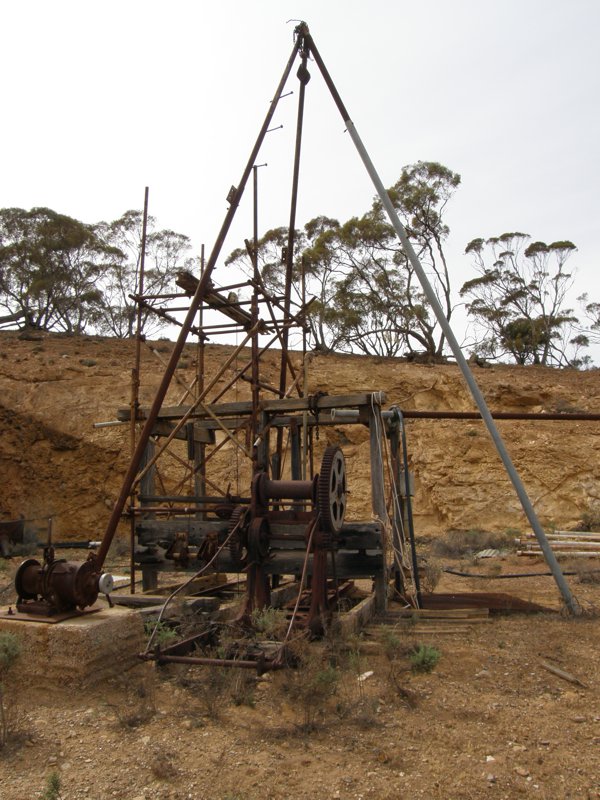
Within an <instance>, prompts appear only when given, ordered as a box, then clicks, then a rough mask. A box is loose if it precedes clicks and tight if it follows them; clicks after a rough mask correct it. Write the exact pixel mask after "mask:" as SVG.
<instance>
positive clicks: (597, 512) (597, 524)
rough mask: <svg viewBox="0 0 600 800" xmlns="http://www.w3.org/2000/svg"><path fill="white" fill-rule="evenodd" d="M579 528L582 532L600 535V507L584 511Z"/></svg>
mask: <svg viewBox="0 0 600 800" xmlns="http://www.w3.org/2000/svg"><path fill="white" fill-rule="evenodd" d="M578 527H579V529H580V530H582V531H594V532H595V533H600V507H599V506H595V507H593V508H589V509H588V510H587V511H584V512H583V514H582V515H581V522H580V524H579V526H578Z"/></svg>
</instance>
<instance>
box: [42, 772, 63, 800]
mask: <svg viewBox="0 0 600 800" xmlns="http://www.w3.org/2000/svg"><path fill="white" fill-rule="evenodd" d="M61 785H62V784H61V780H60V775H59V774H58V772H51V773H50V775H48V778H47V779H46V788H45V789H44V794H43V795H42V800H60V798H61V796H62V795H61V793H60V787H61Z"/></svg>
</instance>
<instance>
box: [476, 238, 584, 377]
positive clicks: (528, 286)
mask: <svg viewBox="0 0 600 800" xmlns="http://www.w3.org/2000/svg"><path fill="white" fill-rule="evenodd" d="M576 249H577V248H576V247H575V245H574V244H573V243H572V242H570V241H566V240H563V241H556V242H553V243H552V244H545V243H544V242H539V241H531V237H530V236H529V235H528V234H525V233H521V232H512V233H503V234H502V235H501V236H494V237H491V238H489V239H482V238H478V239H473V240H472V241H471V242H470V243H469V244H468V245H467V248H466V251H465V252H466V253H469V254H471V255H472V257H473V264H474V267H475V270H476V271H477V273H478V276H477V277H476V278H473V279H471V280H469V281H467V282H466V283H465V284H464V285H463V286H462V288H461V290H460V294H461V296H466V297H468V298H470V300H469V302H468V304H467V312H468V313H469V315H470V316H472V317H473V318H474V319H475V320H476V323H477V325H478V326H479V329H480V330H481V331H482V338H481V339H480V341H478V342H477V344H476V345H475V348H474V349H475V351H476V352H477V353H479V354H480V355H483V356H484V357H486V358H491V359H503V358H505V357H510V358H511V359H512V360H513V361H514V362H515V363H517V364H546V365H552V366H581V365H582V363H584V358H583V357H582V356H581V350H582V348H584V347H585V346H586V345H587V340H586V338H585V337H584V336H581V334H579V333H578V332H577V329H576V326H577V324H578V319H577V317H576V316H575V315H574V313H573V309H571V308H569V307H567V295H568V292H569V290H570V288H571V286H572V284H573V276H572V273H571V272H569V271H567V269H566V262H567V261H568V259H569V258H570V256H571V255H572V254H573V253H574V252H575V251H576Z"/></svg>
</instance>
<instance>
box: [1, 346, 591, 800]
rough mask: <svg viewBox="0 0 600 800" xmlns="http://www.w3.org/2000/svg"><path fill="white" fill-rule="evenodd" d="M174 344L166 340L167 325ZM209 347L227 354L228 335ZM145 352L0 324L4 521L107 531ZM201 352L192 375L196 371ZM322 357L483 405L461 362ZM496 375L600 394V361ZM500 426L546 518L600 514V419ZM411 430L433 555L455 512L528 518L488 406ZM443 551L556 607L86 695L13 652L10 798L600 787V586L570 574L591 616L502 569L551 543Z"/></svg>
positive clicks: (567, 397)
mask: <svg viewBox="0 0 600 800" xmlns="http://www.w3.org/2000/svg"><path fill="white" fill-rule="evenodd" d="M157 346H158V347H162V348H164V349H165V353H163V357H164V355H165V354H168V353H167V351H168V347H169V344H168V343H159V344H158V345H157ZM209 352H210V354H211V356H210V357H211V358H214V359H215V363H216V361H218V360H219V359H222V358H223V357H224V353H226V352H228V350H227V348H216V347H215V348H214V349H212V348H209ZM131 356H132V345H131V343H128V342H114V341H110V340H104V339H97V338H86V339H65V338H63V337H52V336H44V337H41V338H39V339H37V340H33V341H31V340H22V339H19V338H18V336H17V335H16V334H8V333H3V334H0V425H1V429H2V436H1V437H0V465H1V469H2V490H1V493H0V503H1V508H0V511H2V512H3V517H4V518H5V519H7V518H14V517H15V516H18V515H21V514H22V515H23V516H25V517H26V518H27V519H28V520H31V525H32V527H33V528H40V529H41V530H43V528H44V525H45V520H46V518H47V517H48V516H53V518H54V520H55V522H54V524H55V529H56V533H57V534H58V535H59V536H61V537H64V538H75V537H77V538H92V539H95V538H99V536H101V535H102V531H103V525H105V524H106V521H107V518H108V515H109V513H110V508H111V507H112V503H113V502H114V498H115V496H116V494H117V492H118V490H119V487H120V480H121V478H122V475H123V473H124V470H125V468H126V465H127V461H128V438H127V432H126V431H123V429H120V428H114V427H108V428H93V423H94V422H99V421H106V420H111V419H114V418H115V411H116V408H117V407H119V406H126V405H127V404H128V403H129V383H130V367H131V360H132V359H131ZM189 359H190V362H189V364H188V365H187V366H186V367H183V368H182V373H181V374H182V375H185V374H186V370H188V372H189V375H191V374H193V354H192V353H190V356H189ZM92 362H93V363H92ZM144 367H145V373H144V374H145V375H146V380H145V382H143V384H142V399H143V400H144V398H145V401H146V402H148V400H149V398H151V397H152V393H153V391H154V388H155V387H156V384H157V382H158V380H159V378H160V375H161V374H162V367H161V366H160V363H159V362H158V360H157V358H156V356H154V355H153V354H152V353H151V352H149V351H145V355H144ZM272 369H273V370H275V369H276V365H275V363H274V364H273V366H272ZM189 375H188V378H189ZM310 375H311V377H310V379H311V389H312V390H313V391H318V390H328V391H330V392H332V393H334V392H335V393H344V392H351V391H358V390H359V389H370V390H375V389H382V390H384V391H385V392H386V393H387V396H388V403H389V404H391V403H397V404H399V405H401V406H402V407H403V408H420V409H431V410H436V409H443V408H451V409H457V410H465V409H470V408H472V403H471V401H470V400H469V398H468V396H467V392H466V389H465V388H464V387H463V385H462V383H461V380H460V377H459V375H458V371H457V368H456V367H455V366H453V365H443V366H429V365H414V364H407V363H406V362H401V361H395V360H384V359H352V358H349V357H348V358H346V357H342V358H339V357H336V358H334V357H325V356H318V357H316V358H315V359H314V361H313V364H312V365H311V373H310ZM477 378H478V380H479V381H480V384H481V386H482V389H483V391H484V394H485V395H486V397H487V399H488V402H489V403H490V406H491V407H492V408H493V409H497V410H529V411H544V410H546V411H549V410H561V409H562V410H564V411H565V410H588V411H598V410H600V402H599V400H600V377H599V374H598V372H597V371H595V370H594V371H591V372H585V373H577V372H570V371H564V372H563V371H560V372H556V371H551V370H544V369H531V370H529V369H517V368H507V367H493V368H490V369H480V370H478V371H477ZM558 425H559V426H560V427H557V426H558ZM502 430H503V434H504V435H505V436H506V440H507V443H508V446H509V449H510V451H511V454H512V455H513V458H514V460H515V463H516V464H517V467H518V469H519V470H520V472H521V474H522V476H523V479H524V481H525V483H526V486H527V488H528V491H530V493H531V496H532V499H533V501H534V504H535V506H536V509H537V510H538V513H539V514H540V516H541V517H542V520H543V522H544V524H546V525H553V526H556V527H565V528H566V527H576V526H577V524H578V523H579V522H580V521H581V519H582V518H583V516H584V515H588V516H590V515H591V516H593V515H595V514H596V513H597V508H598V503H599V502H600V489H599V487H600V482H599V477H600V462H599V460H598V449H599V448H600V438H599V437H600V424H599V423H583V422H564V423H550V422H540V423H535V425H532V424H529V423H511V424H510V425H509V424H507V423H504V424H503V428H502ZM324 435H326V436H327V437H335V436H338V437H341V436H342V435H343V436H344V437H345V439H347V442H346V443H345V445H344V451H345V452H346V453H347V458H348V462H349V472H350V477H349V481H350V486H351V490H352V492H353V494H352V502H354V503H356V504H357V506H358V513H359V514H360V513H364V504H365V502H366V500H365V498H366V491H365V490H364V487H362V485H360V479H359V477H358V471H357V472H356V474H354V473H353V469H354V467H353V461H352V459H355V460H356V461H359V460H360V459H361V457H362V456H363V454H364V453H365V447H366V448H368V442H367V441H366V440H365V439H364V438H363V434H362V433H356V432H350V431H347V430H340V431H337V432H336V430H335V429H333V431H329V430H328V431H327V433H326V434H324ZM409 448H410V450H411V461H412V466H413V469H414V472H415V483H416V486H415V498H414V505H415V512H416V521H415V524H416V528H417V536H418V541H419V546H420V549H421V552H422V553H423V554H425V555H427V554H428V553H429V550H430V547H431V544H432V542H433V541H434V540H435V539H436V537H439V536H442V535H444V534H445V532H446V531H447V530H449V529H462V530H469V529H480V530H489V531H507V530H508V529H516V530H524V529H525V528H526V524H525V522H524V520H523V517H522V514H521V512H520V510H519V508H518V503H517V502H516V500H515V499H514V498H513V496H512V491H511V489H510V486H509V485H508V483H507V481H506V479H505V478H504V476H503V475H502V469H501V467H499V466H498V464H497V463H496V458H495V455H494V453H493V450H492V448H491V446H490V445H489V442H488V440H487V438H486V435H485V433H484V432H483V430H482V429H481V428H480V426H479V424H476V423H455V422H452V423H450V422H436V423H431V422H426V421H419V422H416V421H415V422H410V424H409ZM353 477H354V478H355V483H354V484H352V478H353ZM17 563H18V560H16V559H11V560H8V561H2V562H0V591H1V592H2V594H1V595H0V602H1V603H2V604H6V603H8V602H10V601H11V600H12V597H11V591H12V589H11V585H12V584H11V580H12V575H13V573H14V570H15V568H16V565H17ZM440 565H441V566H449V567H455V568H456V567H461V568H463V569H465V570H467V571H471V572H478V573H487V574H489V577H487V578H483V579H482V578H469V579H465V578H459V577H457V576H452V575H449V574H444V575H443V576H442V579H441V581H440V583H439V584H438V586H437V590H438V591H469V590H473V591H496V592H510V593H512V594H514V595H517V596H519V597H521V598H524V599H528V600H533V601H536V602H539V603H541V604H543V605H546V606H548V607H550V608H552V609H554V612H553V613H544V614H535V615H524V614H517V615H510V616H494V617H492V618H491V619H490V620H489V621H485V622H481V623H473V624H469V625H467V626H466V630H461V631H459V632H454V633H453V632H443V631H442V632H433V631H436V630H439V628H440V627H443V626H439V625H435V626H434V625H433V624H432V623H431V622H429V623H427V624H424V625H423V627H424V628H425V630H423V628H422V627H421V626H419V627H418V633H415V632H414V631H413V630H412V629H411V627H410V625H409V626H406V625H402V626H400V624H398V626H397V627H394V626H391V627H390V626H387V627H382V626H380V625H378V624H373V625H371V626H369V628H367V629H366V630H365V631H364V632H363V633H362V635H360V636H358V637H354V638H349V639H348V638H336V637H334V636H332V637H330V638H329V640H327V641H325V642H324V643H320V644H319V643H316V644H314V645H311V650H310V653H309V655H307V659H308V660H307V666H306V669H305V671H304V672H303V673H302V672H301V671H294V670H286V671H285V672H281V673H276V674H268V675H265V676H261V677H257V676H255V675H254V674H253V673H250V674H248V673H244V674H243V675H240V674H238V671H235V672H231V673H229V674H228V676H226V677H218V676H216V675H215V674H214V672H211V671H210V670H209V669H207V668H193V670H190V669H189V668H186V667H179V666H178V667H177V668H176V667H175V666H170V667H169V668H165V667H163V668H159V669H157V668H156V667H154V666H153V665H151V664H145V663H140V664H138V665H137V666H135V667H133V668H132V669H131V670H129V671H128V672H126V673H124V674H121V675H117V676H115V677H114V679H112V680H110V681H108V682H106V683H105V684H103V685H99V686H95V687H93V688H91V689H88V690H85V691H73V687H71V686H70V685H69V677H68V675H65V678H64V683H63V684H62V685H58V686H56V688H55V690H54V691H53V692H51V693H48V692H46V691H44V692H42V691H41V690H39V689H36V686H35V675H31V674H28V671H27V665H20V667H19V670H18V672H21V671H22V672H21V677H19V675H18V672H17V670H16V668H15V674H12V675H10V676H9V677H8V678H7V680H6V695H5V696H6V704H7V708H8V712H9V715H10V723H11V735H10V738H9V742H8V744H7V746H6V747H5V748H4V749H3V750H1V751H0V798H2V800H5V798H6V800H33V798H36V797H39V798H41V797H42V796H43V793H44V791H45V789H46V788H47V781H48V777H49V776H50V775H51V774H53V773H56V774H57V775H58V776H59V777H60V782H61V789H60V797H62V798H63V800H83V799H84V798H86V799H87V800H106V799H107V798H111V797H114V798H118V799H119V800H155V799H156V800H204V799H205V800H254V799H255V798H256V800H258V798H261V800H262V798H272V799H273V800H276V799H277V800H279V799H281V800H283V799H284V798H299V799H303V798H314V797H316V796H317V797H323V798H338V797H339V798H353V799H355V800H360V799H361V798H378V799H381V800H383V799H384V798H389V799H390V800H392V798H393V799H394V800H395V798H400V797H405V796H406V797H411V796H416V797H424V798H432V799H437V798H440V800H441V799H444V800H446V799H448V798H452V799H453V798H465V799H467V798H489V797H492V798H494V797H495V798H514V797H518V796H521V795H525V796H527V795H529V796H532V797H539V798H546V799H547V800H554V798H557V799H558V798H600V702H599V700H600V698H599V687H598V670H597V664H598V651H599V646H600V628H599V626H598V620H597V610H598V608H600V584H595V583H590V582H584V581H583V580H581V579H580V577H578V576H577V575H574V576H570V577H569V581H570V583H571V587H572V589H573V591H574V593H575V595H576V597H577V598H578V600H579V602H580V603H581V605H582V607H583V609H584V612H585V613H584V615H583V616H582V617H580V618H577V619H574V618H569V617H567V616H566V615H564V614H563V613H561V604H560V602H559V597H558V592H557V590H556V587H555V584H554V582H553V579H552V578H550V577H538V578H533V579H531V578H521V579H509V580H503V579H500V578H499V574H505V573H515V572H529V571H539V572H544V571H545V570H546V568H545V565H544V564H543V562H541V561H540V560H537V559H523V558H518V557H517V556H516V555H514V553H511V554H509V555H505V556H502V557H498V558H495V559H490V560H486V561H483V560H482V561H480V562H477V563H473V562H472V561H471V560H468V561H464V562H463V561H460V560H457V559H451V558H445V559H444V558H442V559H440ZM108 566H109V568H110V567H111V566H116V567H117V568H118V569H121V568H122V566H123V565H122V564H114V565H111V564H109V565H108ZM584 577H585V576H584ZM427 626H429V629H430V630H431V631H432V632H427ZM448 627H449V628H450V627H451V626H448ZM416 629H417V628H416V626H415V630H416ZM415 645H429V646H432V647H435V648H436V649H437V650H438V651H439V654H440V657H439V662H438V663H437V665H436V666H435V667H434V669H433V670H432V671H431V672H428V673H427V672H416V671H413V669H411V662H410V654H411V652H412V648H413V647H414V646H415ZM544 664H546V665H550V666H554V667H556V668H558V669H561V670H563V671H564V672H566V673H568V674H570V675H571V676H572V677H573V678H575V679H576V680H577V681H578V682H576V683H573V682H571V681H568V680H565V679H563V678H561V677H559V676H557V675H556V674H555V673H553V672H551V671H549V670H548V669H547V666H544ZM311 670H312V672H311ZM222 672H223V671H221V672H220V673H219V675H222ZM371 672H372V674H371V675H369V674H368V673H371ZM299 676H303V677H302V681H303V682H304V687H303V686H302V683H301V682H300V677H299ZM365 676H366V677H365ZM309 679H310V680H309ZM326 679H327V680H326ZM311 681H312V682H311ZM299 683H300V685H299ZM307 687H308V688H307ZM311 687H312V689H311Z"/></svg>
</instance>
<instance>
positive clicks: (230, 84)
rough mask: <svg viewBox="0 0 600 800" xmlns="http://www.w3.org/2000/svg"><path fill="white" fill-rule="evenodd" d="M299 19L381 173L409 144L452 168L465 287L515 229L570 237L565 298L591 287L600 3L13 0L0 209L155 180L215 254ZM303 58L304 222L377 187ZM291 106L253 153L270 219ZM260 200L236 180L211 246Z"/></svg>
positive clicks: (283, 196)
mask: <svg viewBox="0 0 600 800" xmlns="http://www.w3.org/2000/svg"><path fill="white" fill-rule="evenodd" d="M290 18H294V19H304V20H306V21H307V22H308V24H309V26H310V29H311V33H312V34H313V37H314V39H315V43H316V44H317V47H318V48H319V50H320V52H321V55H322V56H323V58H324V60H325V63H326V64H327V66H328V68H329V71H330V73H331V75H332V77H333V80H334V82H335V83H336V85H337V87H338V90H339V92H340V94H341V96H342V99H343V100H344V102H345V104H346V107H347V108H348V111H349V113H350V115H351V117H352V119H353V121H354V123H355V125H356V127H357V129H358V131H359V133H360V135H361V138H362V140H363V142H364V143H365V145H366V147H367V149H368V151H369V153H370V155H371V158H372V159H373V161H374V163H375V166H376V168H377V169H378V171H379V172H380V174H381V177H382V179H383V181H384V183H385V184H386V185H391V184H392V183H393V182H394V181H395V180H396V179H397V178H398V176H399V174H400V170H401V168H402V166H404V165H405V164H410V163H413V162H415V161H417V160H434V161H441V162H442V163H443V164H445V165H446V166H448V167H450V168H451V169H453V170H454V171H456V172H459V173H460V174H461V176H462V185H461V187H460V188H459V190H458V191H457V194H456V196H455V198H454V200H453V201H452V204H451V207H450V208H449V211H448V217H447V219H448V222H449V225H450V228H451V238H450V242H449V252H450V255H451V264H450V266H451V271H452V275H453V278H454V287H455V290H458V289H459V288H460V286H461V285H462V283H463V281H464V280H466V279H467V278H470V277H472V276H473V273H472V271H471V269H470V264H469V259H468V257H467V256H464V255H463V251H464V247H465V245H466V243H467V242H468V241H470V240H471V239H472V238H475V237H476V236H484V237H488V236H492V235H498V234H501V233H503V232H505V231H507V230H520V231H524V232H526V233H530V234H531V235H532V236H533V237H534V239H541V240H543V241H547V242H551V241H555V240H557V239H570V240H572V241H573V242H574V243H575V244H576V245H577V246H578V249H579V250H578V253H577V254H576V255H575V257H574V258H573V259H572V266H573V267H577V269H578V278H577V289H578V290H579V292H576V293H580V292H583V291H587V292H588V293H589V294H590V297H591V298H592V299H595V300H600V278H599V277H598V266H599V264H598V262H599V256H600V241H599V237H598V224H599V213H598V212H599V210H600V209H599V202H598V191H599V185H600V180H599V178H600V159H599V157H598V148H599V144H600V122H599V120H600V103H599V100H600V46H599V45H598V35H599V32H600V2H598V0H569V2H565V0H502V2H500V0H497V1H496V2H492V1H491V0H420V2H414V1H413V2H406V0H370V2H369V3H366V2H364V0H362V1H361V0H329V2H325V0H319V1H318V2H317V1H315V0H296V2H288V0H254V2H248V0H230V2H220V3H219V2H212V3H208V2H203V0H195V1H194V2H192V0H171V2H169V3H165V2H155V1H154V0H145V1H144V2H138V0H118V1H115V0H102V2H99V1H98V0H53V2H47V0H20V1H19V2H6V0H5V1H4V2H0V30H2V44H1V47H0V69H1V74H2V77H3V80H2V95H1V96H2V105H3V110H4V114H3V123H2V127H1V129H0V152H1V158H2V168H1V178H0V207H7V206H19V207H23V208H30V207H33V206H48V207H50V208H53V209H55V210H56V211H59V212H62V213H65V214H69V215H71V216H74V217H77V218H78V219H81V220H84V221H86V222H96V221H99V220H101V219H105V220H112V219H115V218H117V217H118V216H120V215H121V214H122V213H123V212H124V211H125V210H127V209H129V208H136V207H137V208H140V207H141V205H142V200H143V192H144V186H146V185H148V186H150V210H151V213H152V214H153V215H154V216H156V217H157V219H158V222H159V224H160V226H161V227H171V228H173V229H174V230H176V231H179V232H181V233H185V234H187V235H188V236H190V237H191V239H192V241H193V243H194V247H195V249H196V251H197V252H198V251H199V248H200V244H201V243H202V242H204V243H205V244H206V247H207V251H210V249H211V248H212V245H213V242H214V239H215V236H216V234H217V232H218V230H219V228H220V226H221V223H222V220H223V217H224V214H225V212H226V210H227V203H226V200H225V197H226V195H227V192H228V190H229V187H230V185H231V184H237V183H238V181H239V178H240V176H241V173H242V170H243V167H244V165H245V163H246V160H247V158H248V156H249V154H250V150H251V147H252V144H253V143H254V140H255V138H256V135H257V133H258V130H259V127H260V124H261V122H262V119H263V118H264V115H265V113H266V110H267V106H268V102H269V100H270V98H271V97H272V95H273V92H274V90H275V87H276V85H277V82H278V81H279V77H280V75H281V73H282V71H283V67H284V65H285V62H286V61H287V58H288V56H289V54H290V52H291V48H292V32H293V28H294V24H293V23H290V24H286V22H287V20H288V19H290ZM310 71H311V73H312V76H313V80H311V82H310V83H309V85H308V87H307V99H306V103H307V105H306V115H305V119H306V128H305V139H304V147H303V160H302V171H301V178H300V194H299V206H298V216H297V221H298V223H299V224H302V223H304V222H305V221H307V220H308V219H310V218H311V217H313V216H315V215H317V214H327V215H329V216H333V217H337V218H338V219H340V220H344V219H346V218H347V217H349V216H351V215H353V214H361V213H363V212H364V211H366V210H367V208H368V207H369V206H370V203H371V200H372V197H373V194H374V190H373V188H372V186H371V184H370V181H369V179H368V177H367V175H366V173H365V172H364V167H363V166H362V164H361V162H360V161H359V158H358V155H357V154H356V152H355V151H354V149H353V146H352V143H351V141H350V138H349V136H348V134H346V133H344V125H343V123H342V120H341V118H340V117H339V114H338V112H337V109H336V108H335V106H334V105H333V102H332V101H331V99H330V97H329V95H328V93H327V91H326V89H325V87H324V84H323V82H322V79H321V77H320V75H319V74H318V69H317V67H316V65H314V64H313V65H312V66H311V67H310ZM294 72H295V70H294ZM293 74H294V73H293ZM292 84H293V85H292V87H291V88H294V90H295V89H296V87H297V81H296V79H295V78H294V79H293V81H292ZM295 114H296V95H294V96H292V97H290V98H287V99H284V100H282V102H281V103H280V106H279V110H278V112H277V114H276V118H275V121H274V124H275V125H280V124H283V125H284V128H283V130H278V131H274V132H273V133H270V134H269V135H268V136H267V140H266V144H265V147H264V150H263V152H262V153H261V155H260V157H259V162H261V163H262V162H264V161H266V162H268V167H267V168H265V169H263V170H261V171H260V228H261V230H262V231H264V230H265V229H266V228H267V227H273V226H276V225H285V224H287V220H288V216H289V195H290V184H291V171H292V156H293V138H294V131H295ZM251 214H252V209H251V192H247V194H246V195H245V197H244V200H243V202H242V205H241V207H240V210H239V212H238V219H237V221H236V223H235V225H234V227H233V228H232V233H231V236H230V238H229V239H228V241H227V242H226V244H225V247H224V248H223V256H226V255H227V254H228V253H229V252H230V251H231V250H232V249H233V248H234V247H237V246H239V245H240V244H241V243H242V240H243V238H244V237H247V236H250V235H251V230H252V222H251V219H252V216H251ZM217 278H218V279H220V280H221V282H222V283H223V282H224V281H225V280H226V275H224V274H223V273H222V272H221V271H219V272H218V274H217Z"/></svg>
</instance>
